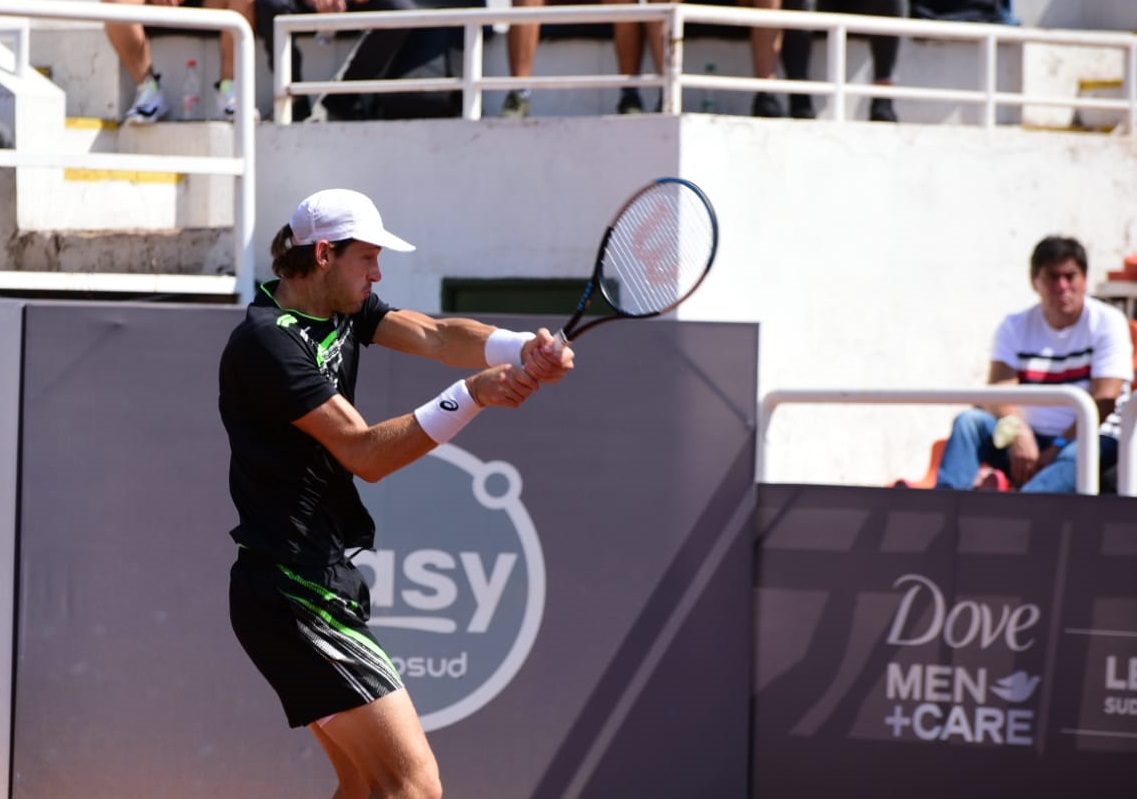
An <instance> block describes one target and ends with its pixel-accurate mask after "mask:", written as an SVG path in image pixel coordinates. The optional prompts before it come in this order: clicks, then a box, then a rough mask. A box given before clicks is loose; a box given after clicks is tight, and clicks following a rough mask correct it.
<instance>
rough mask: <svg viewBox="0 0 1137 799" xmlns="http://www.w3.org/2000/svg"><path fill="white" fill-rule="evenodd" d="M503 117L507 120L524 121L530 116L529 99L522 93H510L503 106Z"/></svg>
mask: <svg viewBox="0 0 1137 799" xmlns="http://www.w3.org/2000/svg"><path fill="white" fill-rule="evenodd" d="M501 115H502V116H503V117H504V118H506V119H523V118H525V117H527V116H529V98H528V97H526V96H525V95H523V94H522V93H521V92H517V91H513V92H510V93H509V94H507V95H506V96H505V102H504V103H502V105H501Z"/></svg>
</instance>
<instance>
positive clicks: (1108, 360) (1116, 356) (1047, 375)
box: [991, 297, 1133, 436]
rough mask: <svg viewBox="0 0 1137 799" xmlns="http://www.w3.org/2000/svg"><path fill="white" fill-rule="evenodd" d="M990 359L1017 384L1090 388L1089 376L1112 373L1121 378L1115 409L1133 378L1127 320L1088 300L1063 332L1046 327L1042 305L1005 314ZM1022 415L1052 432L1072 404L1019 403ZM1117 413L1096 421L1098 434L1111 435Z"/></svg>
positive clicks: (1064, 424) (1062, 425)
mask: <svg viewBox="0 0 1137 799" xmlns="http://www.w3.org/2000/svg"><path fill="white" fill-rule="evenodd" d="M991 357H992V359H993V360H996V361H1001V362H1003V363H1005V364H1007V365H1008V366H1010V367H1011V368H1012V369H1014V370H1015V372H1016V373H1017V374H1018V378H1019V383H1020V384H1021V385H1031V384H1033V385H1044V386H1077V387H1079V388H1082V389H1084V390H1086V391H1089V389H1090V381H1091V380H1092V379H1093V378H1100V377H1116V378H1120V379H1121V380H1124V381H1125V389H1124V392H1123V394H1122V398H1121V399H1119V400H1118V401H1117V407H1118V408H1119V409H1120V407H1121V406H1122V404H1123V403H1124V401H1125V400H1126V399H1127V398H1128V394H1129V383H1130V381H1132V380H1133V342H1132V339H1131V338H1130V335H1129V320H1128V319H1126V318H1125V314H1123V313H1122V312H1121V311H1119V310H1118V309H1117V308H1115V307H1113V306H1112V305H1109V304H1108V303H1105V302H1102V301H1101V300H1097V299H1094V298H1093V297H1087V298H1086V304H1085V307H1084V309H1083V310H1082V315H1081V316H1080V317H1079V318H1078V321H1077V322H1075V323H1074V324H1072V325H1070V327H1067V328H1065V329H1064V330H1056V329H1055V328H1053V327H1051V326H1050V324H1049V323H1048V322H1047V321H1046V318H1045V317H1044V316H1043V314H1042V306H1041V305H1034V306H1032V307H1030V308H1028V309H1027V310H1025V311H1021V312H1019V313H1015V314H1011V315H1010V316H1008V317H1007V318H1006V319H1004V320H1003V323H1002V324H1001V325H999V329H998V330H997V331H996V332H995V346H994V349H993V352H992V356H991ZM1022 412H1023V417H1024V418H1025V419H1026V421H1027V424H1029V425H1030V426H1031V427H1032V428H1033V429H1034V430H1035V431H1036V432H1038V433H1041V434H1043V435H1048V436H1056V435H1058V434H1059V433H1062V432H1063V431H1065V430H1066V429H1067V428H1068V427H1069V426H1070V425H1071V424H1073V422H1074V419H1075V416H1076V414H1075V412H1074V409H1073V408H1067V407H1066V406H1063V405H1049V406H1048V405H1024V406H1023V408H1022ZM1117 424H1118V420H1117V412H1116V411H1115V412H1114V413H1113V414H1111V415H1110V418H1109V419H1107V420H1106V421H1105V423H1104V424H1103V425H1102V432H1104V433H1110V434H1112V435H1116V434H1117Z"/></svg>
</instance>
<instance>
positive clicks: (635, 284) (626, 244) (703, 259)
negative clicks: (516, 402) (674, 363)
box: [556, 178, 719, 346]
mask: <svg viewBox="0 0 1137 799" xmlns="http://www.w3.org/2000/svg"><path fill="white" fill-rule="evenodd" d="M718 239H719V229H718V219H717V217H716V216H715V210H714V208H713V207H712V206H711V201H710V200H708V199H707V196H706V195H705V194H703V192H702V190H701V189H700V188H699V187H698V186H696V185H695V184H694V183H692V182H691V181H689V180H683V179H682V178H660V179H659V180H655V181H653V182H651V183H649V184H648V185H646V186H644V187H643V188H642V189H640V190H639V191H637V192H636V193H635V194H634V195H632V197H631V199H629V200H628V201H627V202H626V203H624V207H623V208H621V209H620V210H619V212H618V213H617V214H616V216H615V217H614V218H613V219H612V222H611V224H609V225H608V229H607V230H606V231H605V232H604V238H603V239H601V241H600V251H599V252H598V253H597V255H596V266H595V267H594V268H593V270H592V277H591V278H590V279H589V281H588V285H587V286H586V287H585V289H584V294H582V295H581V298H580V302H578V303H577V306H576V312H575V313H574V314H573V315H572V318H571V319H569V320H568V322H567V323H566V324H565V326H564V327H562V328H561V329H560V330H559V331H558V332H557V334H556V335H557V340H558V341H559V342H560V344H561V345H562V346H563V345H564V344H567V343H568V342H569V341H572V340H574V339H576V338H578V337H579V336H580V335H581V334H582V333H584V332H585V331H586V330H591V329H592V328H594V327H596V326H597V325H601V324H604V323H605V322H611V321H613V320H616V319H647V318H649V317H652V316H659V315H660V314H663V313H667V312H668V311H670V310H673V309H674V308H675V307H676V306H678V305H679V304H680V303H681V302H683V301H684V300H686V299H687V298H688V297H690V296H691V295H692V294H693V293H694V291H695V289H697V288H698V287H699V284H700V283H702V282H703V279H704V278H705V277H706V276H707V273H708V272H710V270H711V264H713V263H714V260H715V251H716V250H717V249H718ZM597 290H599V291H600V293H601V294H602V295H603V296H604V299H605V300H607V302H608V305H609V306H610V307H611V309H612V313H611V314H609V315H606V316H601V317H598V318H595V319H591V320H589V321H587V322H585V323H584V324H581V319H582V318H583V316H584V313H585V311H587V310H588V307H589V306H590V305H591V304H592V300H593V298H594V297H595V295H596V292H597Z"/></svg>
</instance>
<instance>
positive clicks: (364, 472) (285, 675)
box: [219, 189, 573, 799]
mask: <svg viewBox="0 0 1137 799" xmlns="http://www.w3.org/2000/svg"><path fill="white" fill-rule="evenodd" d="M385 248H386V249H392V250H396V251H400V252H410V251H412V250H414V247H413V246H412V245H411V244H409V243H407V242H406V241H404V240H403V239H402V238H400V237H398V236H396V235H395V234H393V233H391V232H390V231H388V230H387V229H386V228H385V227H384V225H383V220H382V217H381V216H380V214H379V211H378V210H377V209H376V208H375V205H374V204H373V203H372V202H371V200H370V199H368V198H367V197H366V196H365V195H363V194H360V193H358V192H354V191H348V190H345V189H330V190H326V191H321V192H317V193H316V194H313V195H312V196H310V197H308V198H307V199H305V200H304V201H303V202H301V203H300V205H299V207H298V208H297V209H296V212H295V213H294V214H293V215H292V220H291V222H290V223H289V224H287V225H285V226H284V227H282V228H281V229H280V230H279V231H278V232H277V234H276V236H275V238H274V240H273V243H272V257H273V264H272V269H273V272H274V273H275V274H276V275H277V276H278V278H279V279H278V280H273V281H270V282H268V283H265V284H264V285H262V286H261V287H260V289H259V292H258V294H257V296H256V298H255V299H254V300H253V302H251V303H250V304H249V307H248V311H247V314H246V317H245V319H244V321H242V322H241V324H240V325H238V326H237V328H236V329H235V330H234V331H233V333H232V335H231V336H230V338H229V342H228V344H227V345H226V347H225V350H224V353H223V354H222V356H221V365H220V375H219V378H220V380H219V382H220V397H219V407H220V413H221V419H222V422H223V423H224V425H225V430H226V432H227V433H228V436H229V444H230V448H231V459H230V468H229V485H230V493H231V494H232V497H233V502H234V504H235V505H236V508H237V513H238V517H239V522H238V524H237V527H236V528H234V529H233V530H232V532H231V535H232V537H233V539H234V540H235V541H236V543H237V545H238V550H237V558H236V562H235V563H234V564H233V567H232V570H231V573H230V592H229V601H230V618H231V621H232V625H233V630H234V632H235V633H236V634H237V638H238V640H239V641H240V642H241V645H242V646H243V647H244V649H245V651H246V652H247V653H248V655H249V657H250V658H251V659H252V661H253V663H254V664H255V665H256V667H257V669H259V670H260V672H261V673H262V674H263V675H264V677H265V678H266V679H267V680H268V682H269V684H270V685H271V686H272V687H273V689H275V691H276V692H277V694H278V695H279V697H280V701H281V703H282V704H283V706H284V712H285V715H286V717H287V720H288V724H289V726H291V727H300V726H307V727H308V728H309V729H310V730H311V731H312V733H313V734H314V735H315V736H316V738H317V739H318V740H319V742H320V744H321V745H322V746H323V748H324V750H325V751H326V752H327V754H328V757H329V758H330V759H331V762H332V765H333V767H334V768H335V771H336V775H337V777H338V779H339V787H338V789H337V790H336V793H335V799H380V797H395V796H398V797H405V798H406V799H411V798H412V797H413V798H414V799H435V798H436V797H439V796H441V795H442V787H441V781H440V778H439V773H438V765H437V763H436V761H435V758H434V755H433V753H432V752H431V749H430V746H429V744H428V743H427V739H426V735H425V733H424V732H423V729H422V725H421V724H420V722H419V719H418V715H417V713H416V712H415V709H414V706H413V705H412V703H411V698H410V697H409V696H408V693H407V690H406V689H405V687H404V685H403V682H402V680H401V679H400V676H399V672H398V671H397V670H396V668H395V667H394V665H392V662H391V659H390V658H389V657H388V656H387V654H386V653H385V652H384V651H383V649H382V647H381V646H380V645H379V643H378V642H377V641H376V640H375V638H374V637H373V635H372V633H371V632H370V630H369V629H368V627H367V618H368V615H369V611H370V607H371V602H370V596H369V594H368V588H367V585H366V583H365V581H364V580H363V578H362V577H361V575H360V573H359V572H358V570H357V569H356V568H355V566H354V565H353V564H352V562H351V560H350V557H349V552H354V551H358V548H371V547H372V546H373V545H374V538H375V524H374V522H373V521H372V519H371V517H370V514H369V513H368V512H367V510H366V508H365V507H364V505H363V504H362V502H361V501H360V498H359V495H358V493H357V491H356V489H355V485H354V482H353V481H354V477H360V478H362V479H364V480H368V481H377V480H380V479H382V478H383V477H385V476H386V475H388V474H391V473H392V472H394V471H396V470H398V469H401V468H402V467H404V466H406V465H407V464H410V463H413V462H414V461H416V460H418V459H419V458H421V457H422V456H424V455H426V454H427V453H428V452H430V451H431V450H432V449H434V448H435V447H436V446H438V445H439V444H442V443H445V442H447V441H449V440H450V439H451V438H453V437H454V436H455V435H456V434H457V433H458V432H459V431H460V430H461V429H462V428H463V427H464V426H465V425H466V424H468V423H469V422H471V421H472V420H473V419H474V417H475V416H477V415H478V414H479V413H481V411H482V410H483V409H485V408H487V407H491V406H493V407H502V408H515V407H517V406H519V405H521V404H522V403H523V402H525V400H526V399H528V398H529V397H530V396H531V395H532V394H533V392H534V391H536V390H537V388H538V386H539V385H540V384H542V383H552V382H556V381H558V380H560V379H562V378H563V377H564V376H565V375H566V374H567V373H568V372H569V371H570V370H571V369H572V368H573V352H572V349H571V348H567V347H566V348H563V349H561V348H560V347H558V346H556V344H555V343H554V339H553V337H552V336H551V335H550V333H549V331H548V330H546V329H541V330H539V331H538V332H537V333H535V334H533V333H518V332H513V331H510V330H505V329H501V328H495V327H493V326H490V325H486V324H483V323H481V322H477V321H475V320H472V319H458V318H438V319H435V318H432V317H430V316H427V315H426V314H422V313H419V312H416V311H410V310H404V309H396V308H392V307H390V306H389V305H387V304H386V303H384V302H383V301H382V300H381V299H379V297H378V296H377V295H375V294H373V293H372V291H371V288H372V284H374V283H377V282H378V281H379V280H380V277H381V275H380V271H379V255H380V252H381V251H382V250H383V249H385ZM372 343H374V344H379V345H382V346H384V347H390V348H391V349H395V350H399V351H401V352H406V353H411V354H414V355H422V356H426V357H429V358H434V359H435V360H438V361H441V362H443V363H446V364H449V365H451V366H455V367H460V368H465V369H469V370H478V371H474V372H473V373H472V374H470V375H468V376H467V377H464V378H463V379H460V380H458V381H456V382H455V383H454V384H453V385H450V386H448V387H447V388H445V389H443V390H442V392H441V393H440V394H439V395H438V396H437V397H434V398H433V399H429V400H427V401H426V402H424V403H423V404H422V405H421V406H419V407H418V408H417V409H415V410H414V411H412V412H408V413H405V414H402V415H401V416H396V417H394V418H391V419H387V420H385V421H382V422H379V423H377V424H368V422H366V421H364V419H363V417H362V416H361V415H360V413H359V411H358V410H356V408H355V404H354V401H355V385H356V376H357V372H358V367H359V353H360V350H359V347H360V345H363V346H367V345H369V344H372Z"/></svg>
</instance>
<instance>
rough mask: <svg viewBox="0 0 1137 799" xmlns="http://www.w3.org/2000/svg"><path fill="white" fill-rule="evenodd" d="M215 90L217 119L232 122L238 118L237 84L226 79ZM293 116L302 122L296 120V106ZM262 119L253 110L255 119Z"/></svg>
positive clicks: (214, 86) (258, 112)
mask: <svg viewBox="0 0 1137 799" xmlns="http://www.w3.org/2000/svg"><path fill="white" fill-rule="evenodd" d="M213 88H214V89H216V91H217V94H216V98H217V117H216V118H217V119H220V120H221V121H222V122H232V121H233V120H234V119H235V118H236V117H237V84H235V83H234V82H233V81H232V80H230V79H229V78H226V79H225V80H223V81H220V82H218V83H215V84H213ZM303 99H305V100H307V99H308V98H307V97H305V98H303ZM308 113H309V114H310V113H311V111H309V112H308ZM292 115H293V116H292V118H293V121H296V122H299V121H300V120H298V119H296V106H295V105H293V106H292ZM260 118H261V112H260V111H258V110H257V109H256V108H254V109H253V119H254V120H257V121H260Z"/></svg>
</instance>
